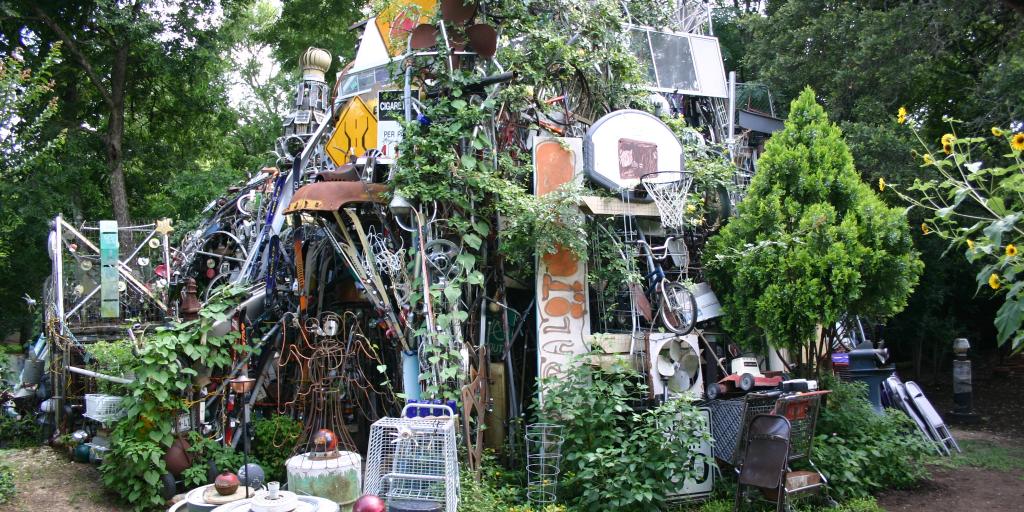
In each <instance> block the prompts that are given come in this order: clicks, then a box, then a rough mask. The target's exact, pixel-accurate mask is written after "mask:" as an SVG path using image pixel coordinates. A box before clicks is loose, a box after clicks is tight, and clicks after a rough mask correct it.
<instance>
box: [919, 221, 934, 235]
mask: <svg viewBox="0 0 1024 512" xmlns="http://www.w3.org/2000/svg"><path fill="white" fill-rule="evenodd" d="M921 232H922V233H924V234H926V235H927V234H930V233H931V232H932V230H931V228H929V227H928V224H926V223H924V222H922V223H921Z"/></svg>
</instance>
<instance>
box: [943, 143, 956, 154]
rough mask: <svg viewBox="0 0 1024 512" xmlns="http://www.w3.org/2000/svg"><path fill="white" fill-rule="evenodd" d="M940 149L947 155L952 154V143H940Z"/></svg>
mask: <svg viewBox="0 0 1024 512" xmlns="http://www.w3.org/2000/svg"><path fill="white" fill-rule="evenodd" d="M942 150H943V151H945V152H946V154H947V155H952V154H953V145H952V144H943V145H942Z"/></svg>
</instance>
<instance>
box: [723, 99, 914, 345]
mask: <svg viewBox="0 0 1024 512" xmlns="http://www.w3.org/2000/svg"><path fill="white" fill-rule="evenodd" d="M758 164H759V168H758V173H757V174H756V175H755V177H754V179H753V181H752V183H751V185H750V188H749V190H748V192H747V196H746V198H745V199H744V200H743V201H742V202H741V203H740V205H739V214H738V216H737V217H736V218H735V219H733V220H732V221H731V222H730V223H729V224H727V225H726V226H725V227H724V228H723V229H722V231H721V232H719V233H718V234H717V235H716V236H714V237H713V238H711V240H710V241H709V242H708V246H707V251H708V253H707V254H708V255H709V256H708V257H707V260H706V261H707V267H708V277H709V279H710V281H711V284H712V285H713V286H714V288H715V291H716V292H717V293H718V295H719V298H720V300H721V302H722V306H723V308H724V310H725V316H724V322H725V327H726V330H727V331H729V332H730V333H731V334H732V335H733V336H734V337H735V338H736V339H737V341H739V342H741V343H742V344H744V345H746V346H748V347H754V346H757V345H758V344H759V343H760V342H761V340H762V339H763V338H762V336H763V335H767V337H768V339H770V340H771V341H772V342H773V343H774V344H775V345H776V346H780V347H788V348H798V347H801V346H803V345H805V344H806V343H807V342H808V341H810V340H812V339H813V338H814V335H815V327H816V326H817V325H823V326H825V329H824V334H823V337H825V338H828V337H830V336H831V335H834V332H833V331H834V329H831V328H830V326H833V325H834V324H835V322H836V321H837V320H839V318H840V317H841V316H842V315H843V314H844V313H850V314H856V315H866V316H869V317H873V318H883V317H888V316H891V315H893V314H895V313H898V312H899V311H900V310H902V309H903V308H904V307H905V306H906V303H907V297H908V296H909V295H910V293H911V291H913V289H914V286H915V285H916V284H917V280H918V276H919V275H920V273H921V269H922V263H921V262H920V260H919V259H918V255H917V252H916V251H915V250H914V249H913V245H912V241H911V237H910V233H909V228H908V227H907V223H906V219H905V217H904V214H903V212H902V211H901V210H899V209H896V208H890V207H888V206H886V205H885V203H883V202H882V201H881V200H880V199H879V198H878V197H877V196H876V195H875V193H874V191H872V190H871V188H870V187H869V186H868V185H867V184H865V183H864V182H863V181H861V179H860V175H859V174H858V172H857V171H856V169H855V168H854V165H853V157H852V156H851V154H850V149H849V148H848V147H847V145H846V142H844V140H843V136H842V132H841V130H840V129H839V128H838V127H837V126H836V125H835V124H833V123H832V122H830V121H829V119H828V116H827V115H826V113H825V110H824V109H823V108H822V107H821V106H820V105H819V104H818V103H817V102H816V101H815V96H814V91H812V90H811V89H810V88H806V89H804V91H803V92H802V93H801V94H800V96H799V97H798V98H797V99H796V100H794V101H793V103H792V104H791V106H790V113H789V119H788V120H787V121H786V124H785V129H784V130H782V131H781V132H778V133H776V134H775V135H774V136H773V137H772V139H771V140H770V141H769V142H768V143H767V146H766V148H765V152H764V154H763V155H762V156H761V159H760V160H759V162H758Z"/></svg>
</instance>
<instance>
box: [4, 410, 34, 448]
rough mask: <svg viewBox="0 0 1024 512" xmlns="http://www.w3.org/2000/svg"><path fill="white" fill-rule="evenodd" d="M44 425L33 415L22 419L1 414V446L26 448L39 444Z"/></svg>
mask: <svg viewBox="0 0 1024 512" xmlns="http://www.w3.org/2000/svg"><path fill="white" fill-rule="evenodd" d="M41 429H42V427H40V426H39V425H38V424H37V423H36V422H35V421H32V418H31V417H28V416H26V417H23V418H21V419H16V418H12V417H10V416H7V415H6V414H0V448H25V447H27V446H34V445H38V444H39V442H40V441H41V437H42V433H41Z"/></svg>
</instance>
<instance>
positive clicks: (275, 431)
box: [252, 415, 302, 481]
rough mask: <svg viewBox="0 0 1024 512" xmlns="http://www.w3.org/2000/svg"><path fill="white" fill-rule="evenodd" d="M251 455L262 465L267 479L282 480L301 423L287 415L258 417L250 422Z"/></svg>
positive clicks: (300, 431)
mask: <svg viewBox="0 0 1024 512" xmlns="http://www.w3.org/2000/svg"><path fill="white" fill-rule="evenodd" d="M252 433H253V439H254V442H253V446H252V455H253V457H254V458H255V459H256V460H258V461H259V463H260V465H261V466H263V471H265V472H266V473H267V479H268V481H273V480H277V481H284V477H285V468H284V464H285V462H287V461H288V457H290V456H291V454H292V449H294V448H295V443H296V441H298V439H299V435H300V434H302V423H300V422H298V421H296V420H293V419H291V418H290V417H288V416H283V415H281V416H272V417H270V418H260V419H258V420H256V421H253V423H252Z"/></svg>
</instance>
